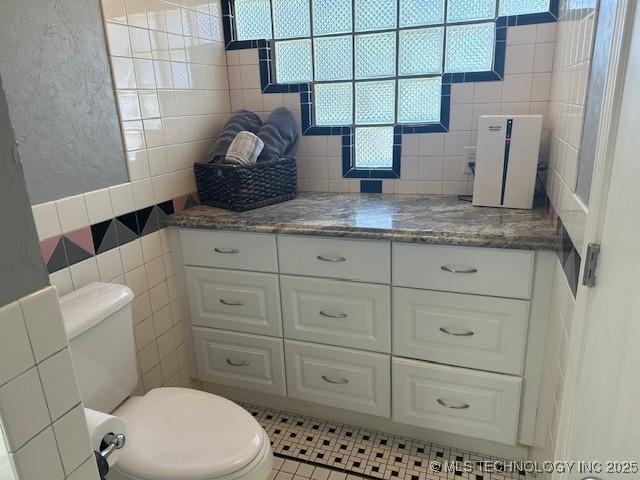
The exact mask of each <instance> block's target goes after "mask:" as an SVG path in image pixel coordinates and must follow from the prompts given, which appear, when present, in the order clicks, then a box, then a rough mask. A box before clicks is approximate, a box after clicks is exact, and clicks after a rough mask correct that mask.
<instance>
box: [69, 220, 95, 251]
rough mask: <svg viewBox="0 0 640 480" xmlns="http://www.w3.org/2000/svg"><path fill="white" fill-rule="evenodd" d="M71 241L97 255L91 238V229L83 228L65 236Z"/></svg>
mask: <svg viewBox="0 0 640 480" xmlns="http://www.w3.org/2000/svg"><path fill="white" fill-rule="evenodd" d="M64 236H65V237H67V238H68V239H69V240H71V241H72V242H73V243H75V244H76V245H78V246H79V247H80V248H82V249H84V250H85V251H87V252H89V253H90V254H91V255H95V253H96V250H95V248H94V246H93V237H92V236H91V227H82V228H79V229H78V230H73V231H71V232H67V233H65V234H64Z"/></svg>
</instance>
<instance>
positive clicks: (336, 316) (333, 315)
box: [320, 310, 347, 318]
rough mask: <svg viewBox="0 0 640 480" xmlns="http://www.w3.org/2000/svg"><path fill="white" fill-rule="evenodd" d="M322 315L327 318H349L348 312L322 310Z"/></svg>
mask: <svg viewBox="0 0 640 480" xmlns="http://www.w3.org/2000/svg"><path fill="white" fill-rule="evenodd" d="M320 315H322V316H323V317H327V318H347V314H346V313H327V312H325V311H322V310H320Z"/></svg>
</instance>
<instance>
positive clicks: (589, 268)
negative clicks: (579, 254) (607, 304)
mask: <svg viewBox="0 0 640 480" xmlns="http://www.w3.org/2000/svg"><path fill="white" fill-rule="evenodd" d="M598 258H600V244H599V243H590V244H589V245H587V255H586V257H585V263H584V273H583V274H582V285H584V286H585V287H589V288H591V287H595V286H596V269H597V268H598Z"/></svg>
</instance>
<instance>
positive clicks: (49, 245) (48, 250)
mask: <svg viewBox="0 0 640 480" xmlns="http://www.w3.org/2000/svg"><path fill="white" fill-rule="evenodd" d="M61 238H62V236H61V235H56V236H55V237H51V238H47V239H45V240H42V241H41V242H40V251H41V252H42V258H43V259H44V263H45V264H46V263H49V259H51V255H53V251H54V250H55V249H56V247H57V246H58V243H60V239H61Z"/></svg>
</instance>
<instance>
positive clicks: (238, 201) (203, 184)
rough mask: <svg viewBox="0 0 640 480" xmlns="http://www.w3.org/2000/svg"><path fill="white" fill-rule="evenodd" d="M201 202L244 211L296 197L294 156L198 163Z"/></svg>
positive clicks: (197, 178) (196, 171)
mask: <svg viewBox="0 0 640 480" xmlns="http://www.w3.org/2000/svg"><path fill="white" fill-rule="evenodd" d="M194 170H195V175H196V184H197V185H198V195H199V196H200V203H203V204H205V205H211V206H214V207H221V208H226V209H228V210H235V211H236V212H243V211H245V210H252V209H254V208H260V207H266V206H267V205H273V204H274V203H280V202H284V201H286V200H291V199H292V198H295V197H296V190H297V174H296V161H295V159H294V158H282V159H280V160H273V161H269V162H259V163H253V164H251V165H227V164H220V163H196V164H195V165H194Z"/></svg>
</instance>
